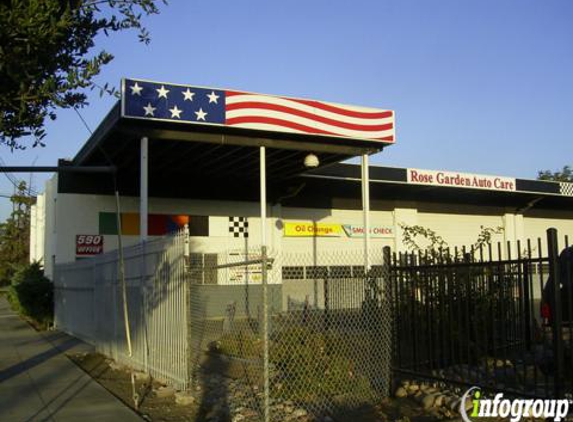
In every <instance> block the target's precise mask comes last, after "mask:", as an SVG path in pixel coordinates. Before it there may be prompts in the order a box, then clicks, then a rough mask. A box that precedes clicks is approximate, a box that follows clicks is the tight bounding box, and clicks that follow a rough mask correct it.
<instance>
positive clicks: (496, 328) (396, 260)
mask: <svg viewBox="0 0 573 422" xmlns="http://www.w3.org/2000/svg"><path fill="white" fill-rule="evenodd" d="M557 238H558V236H557V232H556V230H555V229H549V230H548V232H547V247H543V243H542V241H541V239H537V241H536V242H531V241H528V242H525V243H521V242H517V243H515V244H509V243H508V244H503V245H502V244H496V245H491V244H487V245H483V246H481V247H479V248H475V247H474V248H471V249H464V248H462V249H453V250H440V251H433V252H431V253H429V252H426V253H400V254H394V255H393V257H392V262H391V265H390V282H391V284H392V291H393V295H392V300H393V307H394V315H395V316H396V318H395V326H394V336H395V339H394V344H395V348H394V359H393V361H394V364H393V367H394V373H395V374H396V375H397V376H398V377H399V378H400V377H412V378H425V379H431V380H432V379H433V380H437V381H442V382H445V383H450V384H458V385H460V386H464V385H467V386H480V387H482V388H484V389H490V390H492V391H504V392H506V393H510V394H511V393H513V394H519V395H522V396H532V397H561V396H563V395H564V394H571V393H573V371H572V368H573V354H572V353H571V350H572V345H573V341H572V338H573V335H572V334H573V326H572V324H571V314H572V313H571V310H572V309H573V306H572V302H573V289H572V288H571V285H572V284H573V279H572V267H573V248H571V247H569V242H568V239H567V237H565V242H564V244H563V243H562V244H561V246H560V245H559V244H558V241H557ZM563 246H564V247H565V249H563V252H561V254H559V253H558V251H559V250H560V247H561V248H563ZM555 286H560V288H554V287H555Z"/></svg>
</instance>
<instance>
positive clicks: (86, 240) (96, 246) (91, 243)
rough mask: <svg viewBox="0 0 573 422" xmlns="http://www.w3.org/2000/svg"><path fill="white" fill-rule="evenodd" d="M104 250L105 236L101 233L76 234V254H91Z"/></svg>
mask: <svg viewBox="0 0 573 422" xmlns="http://www.w3.org/2000/svg"><path fill="white" fill-rule="evenodd" d="M102 252H103V236H102V235H99V234H78V235H76V255H78V256H91V255H99V254H100V253H102Z"/></svg>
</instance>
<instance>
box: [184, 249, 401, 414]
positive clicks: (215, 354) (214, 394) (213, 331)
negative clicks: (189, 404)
mask: <svg viewBox="0 0 573 422" xmlns="http://www.w3.org/2000/svg"><path fill="white" fill-rule="evenodd" d="M262 251H263V250H262V249H261V248H251V249H244V250H231V251H227V252H225V253H218V254H191V255H190V256H189V274H190V307H191V315H190V320H189V324H190V327H189V331H190V340H191V355H192V370H191V380H192V388H193V389H194V390H195V391H196V392H198V396H199V397H198V398H199V402H200V403H201V411H200V417H203V418H205V419H208V418H211V417H215V418H216V417H218V418H220V419H221V420H227V419H229V418H232V417H233V416H234V415H235V414H237V413H238V412H240V414H241V415H242V416H244V417H245V418H246V419H247V420H265V419H268V420H273V421H282V420H286V419H289V418H293V417H295V418H296V417H302V416H305V417H306V418H307V419H308V420H324V419H325V418H327V417H333V418H336V417H337V416H339V415H341V414H344V413H351V412H355V411H356V410H357V409H360V408H364V407H371V408H374V407H375V406H376V404H377V403H379V401H380V399H381V398H382V397H385V396H387V395H388V393H389V380H390V360H391V331H392V330H391V324H392V313H391V303H392V301H391V298H390V285H389V283H388V282H387V280H388V265H387V264H388V257H389V252H388V256H387V257H386V258H387V259H386V261H385V260H384V256H383V253H382V251H373V253H372V254H371V257H370V262H371V263H372V267H371V270H370V271H369V272H368V273H367V274H365V272H364V266H363V264H361V263H362V262H363V261H364V253H363V251H341V250H337V251H324V252H318V253H314V254H309V253H274V252H272V251H270V252H269V253H268V254H267V256H265V253H264V252H262ZM265 263H266V265H265ZM265 275H266V277H267V286H266V300H265V286H264V283H263V278H264V277H265ZM265 302H266V306H265ZM265 310H266V311H265ZM265 319H266V328H267V329H266V330H265ZM265 356H268V360H267V362H268V364H267V365H265ZM326 420H327V419H326Z"/></svg>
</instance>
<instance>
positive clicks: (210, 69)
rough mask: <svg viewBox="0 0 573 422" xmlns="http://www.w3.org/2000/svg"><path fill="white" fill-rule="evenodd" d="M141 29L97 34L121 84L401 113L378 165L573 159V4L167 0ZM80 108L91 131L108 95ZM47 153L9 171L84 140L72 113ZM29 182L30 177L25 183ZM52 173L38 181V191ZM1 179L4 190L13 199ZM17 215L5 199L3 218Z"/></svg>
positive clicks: (536, 164) (508, 166)
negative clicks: (143, 35) (199, 88)
mask: <svg viewBox="0 0 573 422" xmlns="http://www.w3.org/2000/svg"><path fill="white" fill-rule="evenodd" d="M145 24H146V25H147V27H148V28H149V29H150V31H151V34H152V42H151V44H150V45H149V46H145V45H143V44H139V43H138V42H137V38H136V34H135V33H133V32H131V33H124V34H114V35H112V36H111V37H110V38H106V37H101V38H99V39H98V42H97V48H104V49H106V50H108V51H109V52H111V53H112V54H114V55H115V56H116V59H115V60H114V61H113V62H112V63H111V64H110V65H109V66H107V67H106V68H105V69H104V71H103V72H102V73H101V75H100V76H99V77H98V82H99V83H102V84H103V83H105V82H109V83H112V84H116V85H119V81H120V78H121V77H124V76H125V77H138V78H146V79H152V80H159V81H166V82H174V83H184V84H193V85H203V86H213V87H223V88H235V89H240V90H247V91H255V92H263V93H270V94H280V95H288V96H296V97H308V98H313V99H319V100H326V101H333V102H338V103H347V104H356V105H364V106H372V107H380V108H390V109H393V110H395V111H396V124H397V143H396V145H394V146H392V147H390V148H387V149H386V150H385V151H384V152H383V153H382V154H379V155H377V156H375V157H374V158H373V159H372V160H371V161H372V162H373V163H374V164H380V165H388V166H398V167H418V168H429V169H447V170H458V171H466V172H473V173H485V174H500V175H508V176H516V177H525V178H535V176H536V174H537V170H539V169H555V170H556V169H560V168H561V167H562V166H563V165H565V164H573V158H572V157H573V154H572V153H573V147H572V146H571V145H572V143H573V135H572V130H571V127H570V126H571V123H572V122H573V76H572V75H573V1H571V0H547V1H542V0H503V1H499V0H479V1H478V0H393V1H390V0H371V1H366V0H354V1H352V2H349V1H342V0H341V1H339V0H313V1H308V0H290V1H283V2H278V1H268V0H266V1H264V0H257V1H255V0H253V1H250V0H244V1H240V0H232V1H231V0H227V1H223V0H211V1H208V2H198V1H184V0H171V3H170V4H169V5H168V6H164V7H162V13H161V14H160V15H158V16H153V17H150V18H147V19H145ZM90 98H91V105H90V106H89V107H86V108H85V109H83V110H81V114H82V115H83V117H84V118H85V120H86V121H87V123H88V125H89V126H90V127H91V128H92V129H95V128H96V127H97V125H98V123H99V122H100V121H101V120H102V118H103V117H104V116H105V114H106V113H107V111H109V109H110V107H111V105H112V103H113V99H111V98H103V99H100V98H99V96H98V95H97V94H96V93H92V95H91V97H90ZM48 133H49V134H48V136H47V138H46V139H45V142H46V144H47V146H46V147H45V148H35V149H32V148H29V149H28V150H26V151H23V152H22V151H15V152H10V151H9V149H7V148H5V147H2V148H0V156H1V157H2V159H3V160H4V161H5V162H6V163H7V164H8V165H30V164H32V162H33V161H34V160H36V164H37V165H55V164H56V162H57V159H58V158H59V157H62V158H63V157H73V156H74V155H75V154H76V152H77V151H78V150H79V148H80V147H81V145H82V144H83V143H84V142H85V141H86V140H87V138H88V136H89V133H88V131H87V130H86V128H85V127H84V125H83V123H82V122H81V121H80V119H79V118H78V116H77V115H76V114H75V113H74V112H73V111H62V112H60V113H59V114H58V120H56V121H55V122H52V123H50V124H49V125H48ZM16 176H17V177H20V178H25V179H26V180H28V178H29V175H16ZM46 177H47V176H45V175H34V176H33V182H34V187H35V188H36V190H39V191H41V190H43V183H44V180H45V179H46ZM11 191H12V187H11V184H10V183H9V182H8V181H7V180H6V178H5V177H3V176H0V194H5V193H11ZM9 211H10V205H9V202H8V200H6V199H2V198H0V220H4V219H5V218H6V217H7V216H8V213H9Z"/></svg>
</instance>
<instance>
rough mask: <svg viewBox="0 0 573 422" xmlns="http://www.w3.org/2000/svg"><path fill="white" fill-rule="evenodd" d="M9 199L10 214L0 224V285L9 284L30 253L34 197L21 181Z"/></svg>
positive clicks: (25, 262)
mask: <svg viewBox="0 0 573 422" xmlns="http://www.w3.org/2000/svg"><path fill="white" fill-rule="evenodd" d="M10 201H11V202H12V204H13V211H12V214H11V215H10V217H9V218H8V219H7V220H6V221H5V222H4V223H2V224H0V285H6V284H10V281H11V279H12V277H13V275H14V274H15V273H16V271H17V270H18V269H19V268H20V267H21V266H23V265H26V264H27V263H28V259H29V255H30V209H31V207H32V205H33V204H34V203H35V201H36V198H34V197H31V196H30V195H29V194H28V191H27V187H26V183H25V182H21V183H20V185H18V190H17V192H16V193H15V194H14V195H13V196H12V197H11V199H10Z"/></svg>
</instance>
